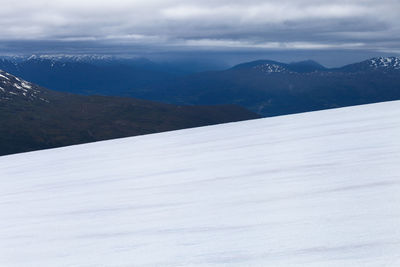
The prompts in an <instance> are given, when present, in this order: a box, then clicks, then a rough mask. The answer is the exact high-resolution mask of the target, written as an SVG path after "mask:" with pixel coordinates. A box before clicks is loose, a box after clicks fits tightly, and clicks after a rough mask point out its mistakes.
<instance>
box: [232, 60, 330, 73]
mask: <svg viewBox="0 0 400 267" xmlns="http://www.w3.org/2000/svg"><path fill="white" fill-rule="evenodd" d="M232 69H236V70H242V69H254V70H258V71H260V72H263V73H307V72H314V71H322V70H326V68H325V67H324V66H322V65H321V64H319V63H318V62H315V61H313V60H305V61H300V62H292V63H290V64H286V63H281V62H277V61H272V60H257V61H252V62H248V63H243V64H239V65H237V66H235V67H233V68H232Z"/></svg>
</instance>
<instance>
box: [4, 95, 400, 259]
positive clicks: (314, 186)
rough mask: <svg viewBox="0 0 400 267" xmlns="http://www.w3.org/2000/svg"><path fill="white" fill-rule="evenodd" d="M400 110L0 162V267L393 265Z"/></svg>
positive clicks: (287, 119) (397, 236) (336, 114)
mask: <svg viewBox="0 0 400 267" xmlns="http://www.w3.org/2000/svg"><path fill="white" fill-rule="evenodd" d="M399 136H400V101H396V102H387V103H380V104H373V105H366V106H358V107H350V108H342V109H336V110H328V111H322V112H312V113H304V114H298V115H291V116H284V117H275V118H268V119H260V120H252V121H246V122H239V123H231V124H224V125H217V126H211V127H203V128H196V129H189V130H182V131H175V132H168V133H162V134H153V135H147V136H141V137H134V138H126V139H118V140H112V141H107V142H99V143H93V144H87V145H80V146H72V147H66V148H61V149H53V150H47V151H39V152H34V153H24V154H19V155H13V156H5V157H0V177H1V179H0V214H1V216H2V218H1V220H0V266H4V267H8V266H52V267H54V266H57V267H59V266H96V267H97V266H273V267H279V266H307V267H310V266H311V267H312V266H318V267H320V266H323V267H330V266H332V267H333V266H334V267H338V266H340V267H344V266H352V267H354V266H400V138H399Z"/></svg>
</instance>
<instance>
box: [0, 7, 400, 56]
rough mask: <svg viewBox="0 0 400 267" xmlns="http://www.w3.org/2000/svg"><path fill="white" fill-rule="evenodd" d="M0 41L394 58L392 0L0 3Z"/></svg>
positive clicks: (399, 24)
mask: <svg viewBox="0 0 400 267" xmlns="http://www.w3.org/2000/svg"><path fill="white" fill-rule="evenodd" d="M0 4H1V6H2V8H1V9H0V26H1V27H0V33H1V34H0V40H2V41H18V40H25V41H28V40H30V41H32V40H35V41H37V40H45V41H61V42H93V41H94V42H103V43H108V44H132V45H146V46H152V47H168V48H176V49H191V48H194V47H195V48H213V49H225V48H228V49H230V48H233V49H251V48H254V49H288V50H290V49H300V50H301V49H310V50H313V49H365V50H375V51H384V52H400V51H398V50H400V49H399V48H398V47H400V46H399V45H400V20H399V19H398V12H399V11H400V1H398V0H379V1H376V0H331V1H326V0H280V1H276V0H274V1H271V0H262V1H260V0H246V1H244V0H240V1H239V0H236V1H235V0H233V1H232V0H229V1H228V0H220V1H215V0H214V1H210V0H113V1H98V0H84V1H82V0H80V1H77V0H52V1H48V0H21V1H14V2H12V3H10V1H4V0H0Z"/></svg>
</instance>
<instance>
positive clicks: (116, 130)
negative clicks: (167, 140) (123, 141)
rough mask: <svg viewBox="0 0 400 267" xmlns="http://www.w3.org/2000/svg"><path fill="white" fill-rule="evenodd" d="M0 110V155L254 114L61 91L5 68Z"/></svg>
mask: <svg viewBox="0 0 400 267" xmlns="http://www.w3.org/2000/svg"><path fill="white" fill-rule="evenodd" d="M0 112H1V116H0V125H1V127H0V155H5V154H11V153H17V152H25V151H31V150H37V149H45V148H52V147H59V146H66V145H72V144H79V143H86V142H93V141H99V140H106V139H113V138H119V137H127V136H133V135H141V134H148V133H155V132H162V131H168V130H176V129H182V128H189V127H197V126H203V125H210V124H218V123H224V122H232V121H240V120H246V119H254V118H258V117H259V116H258V115H256V114H255V113H252V112H250V111H247V110H246V109H244V108H241V107H239V106H233V105H225V106H178V105H170V104H161V103H156V102H150V101H144V100H138V99H133V98H122V97H107V96H82V95H74V94H68V93H60V92H55V91H51V90H47V89H45V88H42V87H39V86H36V85H34V84H32V83H29V82H26V81H24V80H22V79H19V78H17V77H15V76H13V75H10V74H8V73H5V72H0Z"/></svg>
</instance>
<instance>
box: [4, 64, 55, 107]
mask: <svg viewBox="0 0 400 267" xmlns="http://www.w3.org/2000/svg"><path fill="white" fill-rule="evenodd" d="M40 93H41V91H40V90H39V88H38V87H37V86H36V85H34V84H32V83H30V82H27V81H25V80H22V79H20V78H18V77H15V76H14V75H11V74H9V73H7V72H5V71H3V70H0V101H9V100H12V99H15V98H19V99H24V100H31V101H33V100H40V101H44V102H49V101H48V100H47V99H45V98H43V97H41V94H40Z"/></svg>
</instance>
